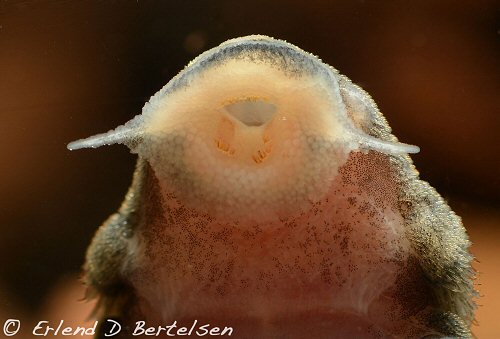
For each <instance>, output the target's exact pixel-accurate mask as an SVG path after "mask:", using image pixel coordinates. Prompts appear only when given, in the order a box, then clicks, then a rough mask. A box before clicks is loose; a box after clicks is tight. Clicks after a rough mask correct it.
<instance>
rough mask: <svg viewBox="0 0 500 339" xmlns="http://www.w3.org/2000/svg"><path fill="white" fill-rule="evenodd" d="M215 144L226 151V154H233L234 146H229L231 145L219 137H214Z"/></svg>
mask: <svg viewBox="0 0 500 339" xmlns="http://www.w3.org/2000/svg"><path fill="white" fill-rule="evenodd" d="M214 141H215V144H216V145H217V148H218V149H219V150H220V151H222V152H224V153H226V154H229V155H233V154H234V152H235V151H234V148H231V146H230V145H229V144H228V143H225V142H224V141H222V140H220V139H215V140H214Z"/></svg>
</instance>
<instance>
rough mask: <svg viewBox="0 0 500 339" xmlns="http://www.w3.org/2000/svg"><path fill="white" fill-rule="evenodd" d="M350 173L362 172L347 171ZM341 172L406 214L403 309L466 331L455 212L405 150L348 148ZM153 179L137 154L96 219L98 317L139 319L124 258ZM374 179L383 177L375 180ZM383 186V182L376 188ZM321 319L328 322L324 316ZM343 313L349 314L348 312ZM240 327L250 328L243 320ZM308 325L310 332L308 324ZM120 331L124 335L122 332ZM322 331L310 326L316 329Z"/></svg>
mask: <svg viewBox="0 0 500 339" xmlns="http://www.w3.org/2000/svg"><path fill="white" fill-rule="evenodd" d="M340 85H341V89H342V92H343V94H345V93H346V91H349V90H351V89H353V87H354V86H355V85H353V84H352V83H350V81H349V80H348V79H346V78H341V79H340ZM351 98H352V97H350V96H348V95H345V96H344V100H346V106H347V107H348V110H349V112H352V111H353V110H357V113H356V116H352V117H351V118H352V119H353V120H354V121H355V123H356V125H357V126H358V127H359V128H361V129H363V130H364V131H365V132H366V133H367V134H369V135H372V136H375V137H377V138H380V139H382V140H394V139H395V138H394V136H392V135H391V134H390V128H389V127H388V125H387V123H386V121H385V119H384V118H383V116H382V115H381V114H380V112H379V111H378V109H377V108H376V106H375V105H374V103H373V102H369V103H366V102H365V103H364V104H363V106H364V107H365V109H364V111H363V110H362V109H360V105H359V103H356V102H354V101H353V99H351ZM366 164H370V165H369V170H367V171H366V172H365V173H363V172H362V171H357V172H352V171H351V169H352V168H353V167H352V166H355V167H356V166H364V165H366ZM350 173H356V174H355V175H358V176H360V177H357V178H356V177H352V175H351V174H350ZM339 175H341V176H342V177H343V178H344V179H343V180H355V181H356V182H357V183H358V184H360V185H364V187H363V189H364V190H365V191H366V192H372V193H373V194H375V195H377V194H378V195H379V196H380V197H381V198H384V199H389V200H392V203H393V204H394V205H395V206H398V207H399V210H400V211H401V214H402V215H403V217H404V220H405V225H406V236H407V238H408V239H409V240H410V243H411V249H412V253H411V258H410V259H409V260H408V263H409V264H408V265H407V267H406V270H407V271H406V272H405V274H401V276H400V278H399V281H398V283H397V284H396V285H395V286H399V287H401V288H399V289H398V288H397V287H395V288H394V290H393V291H392V292H390V293H392V294H393V295H394V296H397V297H398V298H399V299H400V300H401V303H402V305H405V307H407V309H408V313H409V314H415V312H414V311H415V309H420V311H419V312H417V313H418V318H419V320H418V321H419V322H420V323H422V325H423V326H426V327H427V328H430V329H433V333H431V334H430V335H431V336H432V335H434V336H435V337H442V336H448V337H459V338H471V337H472V335H471V332H470V325H471V322H472V320H473V311H474V308H475V305H474V304H473V302H472V296H474V295H475V293H476V292H475V291H474V289H473V277H474V271H473V270H472V268H471V265H470V264H471V261H472V256H471V255H470V253H469V250H468V249H469V245H470V243H469V241H468V238H467V235H466V234H465V230H464V228H463V226H462V224H461V221H460V218H459V217H458V216H456V215H455V214H454V213H453V212H452V211H451V210H450V208H449V207H448V205H447V204H446V203H445V202H444V201H443V200H442V198H441V197H440V196H439V195H438V194H437V192H436V191H435V190H434V189H433V188H432V187H431V186H430V185H429V184H428V183H426V182H424V181H421V180H419V179H418V174H417V172H416V170H415V168H414V167H413V164H412V162H411V160H410V158H409V157H408V156H392V155H385V154H381V153H377V152H373V151H371V152H368V153H361V152H356V153H353V154H351V157H350V159H349V160H348V162H347V163H346V164H345V165H344V166H343V167H342V168H341V169H340V173H339ZM156 181H157V179H156V178H155V174H154V172H153V170H152V169H151V168H150V166H149V165H148V163H147V162H146V161H144V160H143V159H141V158H139V159H138V164H137V168H136V172H135V174H134V180H133V183H132V186H131V188H130V190H129V193H128V194H127V196H126V198H125V201H124V203H123V205H122V207H121V208H120V210H119V211H118V212H117V213H116V214H114V215H112V216H111V217H110V218H109V219H108V220H107V221H106V222H105V223H104V224H103V225H102V226H101V227H100V229H99V230H98V232H97V234H96V236H95V237H94V239H93V241H92V244H91V245H90V247H89V249H88V252H87V261H86V264H85V272H86V275H85V282H86V284H87V286H88V288H89V291H90V292H89V296H97V297H98V298H99V305H98V310H97V312H98V313H99V316H100V317H101V318H102V319H105V318H114V319H120V320H121V321H122V322H123V323H124V324H125V325H129V326H133V324H134V322H135V321H136V320H137V319H139V320H140V319H142V318H141V316H142V314H141V312H140V311H139V308H138V307H137V305H138V304H139V302H140V301H139V300H138V297H137V293H136V291H135V290H134V289H133V287H132V286H131V284H130V283H129V280H128V274H130V272H128V271H127V267H128V266H127V263H128V262H129V261H130V259H131V258H130V257H129V256H130V253H129V249H128V248H127V246H128V243H129V242H128V240H129V239H131V238H132V237H134V236H136V235H137V234H136V233H137V232H142V233H143V234H146V238H147V233H148V232H151V231H150V230H149V225H150V223H152V222H154V221H153V220H158V219H159V218H162V217H161V209H162V207H161V197H160V193H159V189H158V184H157V182H156ZM380 182H384V184H382V185H380ZM387 182H392V183H393V185H392V187H391V188H390V189H389V188H387V187H388V186H387ZM381 187H384V189H382V190H381ZM167 226H168V225H167ZM150 236H151V235H150ZM412 312H413V313H412ZM388 316H389V315H388ZM318 318H320V316H318V317H314V321H316V322H315V323H314V324H316V330H317V325H318ZM235 319H237V317H236V318H235ZM235 319H231V320H232V321H233V322H232V324H233V325H234V323H235V321H237V320H235ZM207 320H208V322H209V321H210V319H207ZM301 321H303V322H308V320H307V319H306V316H304V318H302V319H296V320H295V321H292V322H290V321H289V320H288V321H286V322H284V323H283V324H282V325H280V324H279V321H278V322H277V323H275V324H274V326H271V327H266V330H261V332H259V330H258V329H255V328H252V331H253V333H254V334H255V337H262V336H264V335H268V336H269V337H274V336H279V334H280V333H282V332H280V331H281V330H280V328H282V327H288V329H287V330H288V331H290V324H291V323H300V322H301ZM322 321H327V322H328V319H326V320H325V319H323V320H322ZM341 321H342V320H341ZM345 321H346V322H349V321H353V320H352V319H348V318H347V319H345ZM354 321H357V320H356V319H354ZM308 323H311V321H310V320H309V322H308ZM245 326H248V323H246V322H244V321H243V322H242V323H241V327H240V329H242V328H243V329H245ZM235 327H237V326H235ZM246 330H249V331H250V329H249V328H247V329H246ZM298 330H299V328H297V329H295V330H294V331H295V333H300V332H297V331H298ZM244 331H245V330H244ZM266 331H270V332H266ZM319 331H320V330H319ZM320 332H321V331H320ZM240 333H241V332H240ZM306 333H308V334H309V335H311V334H313V333H312V332H310V331H309V332H306ZM395 333H396V334H395V337H414V334H412V333H405V334H401V333H400V334H397V332H395ZM121 335H122V336H123V337H127V332H126V331H124V332H123V333H122V334H121ZM129 335H130V333H129ZM298 335H299V337H300V334H298ZM304 335H305V334H304ZM323 335H324V333H315V334H314V336H315V337H321V336H323ZM236 337H238V335H237V334H236ZM243 337H244V336H243ZM326 337H329V336H328V335H326ZM375 337H376V336H375Z"/></svg>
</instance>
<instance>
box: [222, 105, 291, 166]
mask: <svg viewBox="0 0 500 339" xmlns="http://www.w3.org/2000/svg"><path fill="white" fill-rule="evenodd" d="M277 120H279V121H278V122H277ZM286 120H287V118H286V116H283V114H280V111H279V107H278V105H277V104H276V103H273V102H271V101H269V100H268V99H266V98H265V97H259V96H246V97H242V98H237V99H230V100H227V101H226V102H224V103H223V104H222V109H221V120H220V122H219V126H218V128H217V132H216V137H215V139H214V141H215V146H216V148H217V149H218V150H219V151H220V152H222V153H224V154H225V155H227V156H229V157H231V158H233V159H235V160H237V161H239V162H240V163H241V164H246V165H249V166H255V165H262V164H264V163H266V162H267V161H268V160H269V158H270V156H271V153H273V150H275V147H274V146H276V142H275V141H276V139H279V140H281V141H283V139H285V138H286V134H287V133H286V132H285V131H284V126H283V122H284V121H286ZM279 126H281V127H279ZM285 128H286V127H285Z"/></svg>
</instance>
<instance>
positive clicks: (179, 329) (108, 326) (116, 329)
mask: <svg viewBox="0 0 500 339" xmlns="http://www.w3.org/2000/svg"><path fill="white" fill-rule="evenodd" d="M102 322H103V323H102V324H99V321H95V322H94V323H93V324H91V325H90V326H68V325H67V324H65V321H64V320H60V321H59V323H57V322H56V323H53V322H49V321H47V320H40V321H39V322H38V323H37V324H36V325H35V326H34V327H31V328H29V330H30V332H31V334H33V335H35V336H42V337H48V336H58V335H62V336H93V335H95V334H96V332H97V331H98V330H99V326H101V327H102V328H101V335H104V337H114V336H116V335H118V334H120V333H121V332H122V331H125V329H124V328H123V327H122V324H120V323H119V322H117V321H115V320H112V319H106V320H104V321H102ZM20 330H21V321H20V320H18V319H7V320H6V321H5V322H4V325H3V334H4V335H5V336H7V337H12V336H15V335H16V334H18V333H20ZM129 331H130V333H128V334H129V335H132V336H154V337H158V336H160V335H166V336H169V337H176V336H198V337H205V336H228V337H230V336H232V334H233V328H232V327H228V326H224V327H217V326H212V325H210V324H200V323H199V322H198V320H194V321H193V322H192V323H190V324H189V325H188V326H180V325H179V324H178V323H177V321H174V322H172V323H171V324H168V325H163V326H148V325H147V324H146V322H145V321H142V320H141V321H136V322H135V326H133V327H131V328H130V329H127V332H129Z"/></svg>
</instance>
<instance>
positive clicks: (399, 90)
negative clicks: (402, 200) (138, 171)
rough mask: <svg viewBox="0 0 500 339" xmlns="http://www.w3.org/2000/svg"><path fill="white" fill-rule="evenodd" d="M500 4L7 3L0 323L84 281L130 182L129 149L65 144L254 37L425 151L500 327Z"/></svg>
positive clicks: (487, 317) (259, 0)
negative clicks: (322, 76)
mask: <svg viewBox="0 0 500 339" xmlns="http://www.w3.org/2000/svg"><path fill="white" fill-rule="evenodd" d="M498 5H499V4H498V2H496V1H492V0H475V1H472V0H471V1H460V2H457V1H451V0H445V1H432V0H428V1H413V2H408V1H403V0H394V1H369V0H365V1H363V0H344V1H333V0H331V1H328V0H308V1H297V0H286V1H284V0H280V1H269V0H267V1H264V0H253V1H246V0H244V1H203V0H183V1H173V0H167V1H142V0H138V1H97V0H94V1H7V0H0V156H1V160H0V324H1V323H3V318H2V316H4V315H5V317H15V315H16V314H20V315H21V316H23V317H35V315H36V314H40V312H44V310H47V308H50V307H56V308H57V307H58V306H57V305H56V306H50V305H52V304H54V302H53V300H54V299H55V298H56V297H55V296H57V295H58V294H57V293H58V291H59V290H64V289H65V288H66V286H78V283H76V278H75V277H77V276H78V274H79V272H80V267H81V265H82V263H83V258H84V252H85V249H86V246H87V245H88V243H89V242H90V239H91V237H92V235H93V233H94V232H95V230H96V229H97V227H98V225H99V224H100V223H101V222H102V221H103V220H104V219H105V218H106V217H107V216H108V215H109V214H110V213H112V212H114V211H115V210H116V208H117V207H118V206H119V204H120V202H121V200H122V198H123V196H124V194H125V192H126V190H127V188H128V185H129V183H130V179H131V174H132V172H133V167H134V162H135V156H134V155H131V154H129V153H128V149H127V148H126V147H124V146H112V147H108V148H100V149H98V150H84V151H78V152H70V151H68V150H67V149H66V144H67V143H68V142H69V141H72V140H74V139H78V138H81V137H87V136H90V135H92V134H96V133H99V132H104V131H107V130H109V129H111V128H114V127H116V126H117V125H119V124H122V123H124V122H125V121H127V120H129V119H130V118H131V117H133V116H134V115H136V114H139V113H140V112H141V108H142V106H143V104H144V102H146V101H148V100H149V97H150V96H151V95H152V94H153V93H155V92H156V91H157V90H158V89H160V88H161V87H162V86H163V85H164V84H166V83H167V82H168V81H169V79H170V78H171V77H172V76H174V75H175V74H176V73H177V72H178V71H179V70H181V69H182V68H183V67H184V65H186V64H187V63H188V62H189V61H190V60H191V59H192V58H194V57H195V56H196V55H198V54H199V53H201V52H203V51H204V50H206V49H208V48H211V47H214V46H216V45H218V44H219V43H221V42H223V41H225V40H227V39H229V38H234V37H238V36H242V35H248V34H257V33H258V34H266V35H270V36H273V37H276V38H281V39H285V40H287V41H289V42H291V43H293V44H296V45H298V46H299V47H301V48H303V49H304V50H306V51H309V52H312V53H314V54H316V55H318V56H320V57H321V59H323V60H324V61H325V62H327V63H328V64H330V65H332V66H334V67H335V68H337V69H338V70H339V71H340V72H341V73H342V74H345V75H347V76H348V77H349V78H350V79H352V80H353V81H354V82H355V83H357V84H359V85H361V86H362V87H363V88H364V89H366V90H367V91H368V92H369V93H370V94H371V95H372V97H373V98H374V99H375V101H376V102H377V103H378V105H379V107H380V108H381V110H382V112H383V113H384V115H385V116H386V117H387V119H388V121H389V123H390V125H391V126H392V128H393V131H394V134H395V135H396V136H398V137H399V138H400V140H402V141H403V142H406V143H410V144H416V145H418V146H420V147H421V153H419V154H417V155H414V156H412V158H413V159H414V161H415V163H416V166H417V168H418V169H419V171H420V174H421V177H422V178H423V179H425V180H427V181H429V182H430V183H431V184H432V185H433V186H435V187H436V188H437V189H438V191H439V192H440V193H441V194H442V195H443V196H444V197H445V199H446V200H447V201H448V202H449V203H450V205H451V206H452V207H453V208H454V209H455V210H456V211H457V212H458V213H459V214H461V215H462V216H463V218H464V223H465V225H466V227H467V228H468V230H469V233H470V234H471V238H472V240H473V241H474V242H475V245H474V248H473V250H474V253H476V255H477V256H478V258H479V261H480V263H479V264H477V266H476V267H477V268H478V270H479V271H480V272H481V277H480V279H479V282H480V283H481V284H482V285H480V286H479V289H480V291H481V293H482V294H484V295H485V297H484V298H482V299H481V301H480V304H481V305H483V306H482V307H481V308H480V310H479V313H478V319H479V323H480V326H479V327H478V328H477V329H476V333H477V334H478V335H479V337H480V338H482V337H492V338H493V337H497V335H498V337H500V328H496V327H500V326H495V325H496V323H494V322H493V319H494V317H495V316H496V314H498V312H500V306H499V304H498V303H500V301H496V300H497V299H500V292H499V291H498V290H497V288H496V286H495V285H496V283H500V270H499V268H497V267H500V260H499V259H498V258H499V256H500V250H499V252H497V250H496V246H497V244H498V241H499V240H500V223H499V221H500V198H499V194H498V192H499V191H500V180H499V179H498V176H499V174H500V171H499V169H500V166H499V158H500V151H499V148H500V142H499V141H500V138H499V134H500V110H499V108H500V99H499V95H498V94H499V90H500V73H499V68H500V66H499V56H500V53H499V52H500V48H499V47H500V45H499V42H500V41H499V26H498V24H499V18H500V15H499V13H500V12H499V9H500V7H499V6H498ZM68 288H69V287H68ZM75 289H77V290H78V288H77V287H75ZM72 291H73V290H72ZM78 291H80V290H78ZM61 293H62V292H61ZM64 293H66V292H64ZM67 293H68V294H67V295H68V298H69V299H70V300H73V299H74V298H79V297H81V296H83V294H82V295H79V292H78V293H77V292H74V291H73V292H67ZM82 293H83V292H82ZM75 295H77V297H75ZM57 300H59V299H57ZM61 303H64V302H61ZM61 303H59V304H61ZM48 305H49V306H48ZM78 307H80V306H78ZM82 307H83V306H82ZM495 331H496V332H495Z"/></svg>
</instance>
